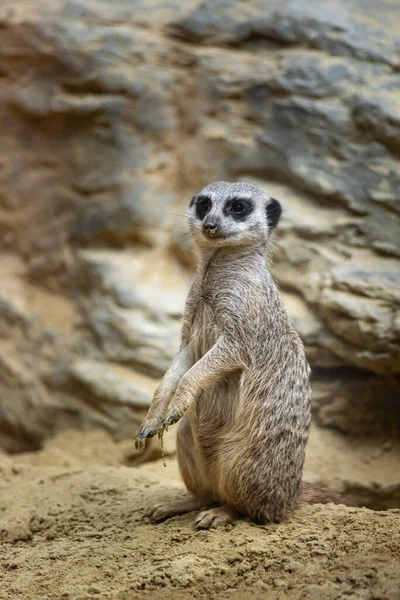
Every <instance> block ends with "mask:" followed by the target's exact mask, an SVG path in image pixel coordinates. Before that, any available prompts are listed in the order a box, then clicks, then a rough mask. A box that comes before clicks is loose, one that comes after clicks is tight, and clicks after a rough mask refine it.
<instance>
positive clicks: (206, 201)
mask: <svg viewBox="0 0 400 600" xmlns="http://www.w3.org/2000/svg"><path fill="white" fill-rule="evenodd" d="M210 208H211V200H210V198H209V197H208V196H199V197H198V198H197V200H196V216H197V218H198V219H200V220H203V219H204V217H205V216H206V214H207V213H208V212H209V210H210Z"/></svg>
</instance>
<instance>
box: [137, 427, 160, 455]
mask: <svg viewBox="0 0 400 600" xmlns="http://www.w3.org/2000/svg"><path fill="white" fill-rule="evenodd" d="M156 433H157V429H155V428H154V427H148V428H146V427H141V428H140V429H139V432H138V434H137V436H136V440H135V448H136V450H139V449H142V448H144V447H145V444H146V440H147V439H148V438H152V437H154V436H155V435H156Z"/></svg>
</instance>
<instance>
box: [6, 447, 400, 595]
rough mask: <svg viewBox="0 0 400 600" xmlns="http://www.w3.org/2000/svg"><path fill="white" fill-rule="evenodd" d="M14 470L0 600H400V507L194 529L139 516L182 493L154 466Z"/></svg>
mask: <svg viewBox="0 0 400 600" xmlns="http://www.w3.org/2000/svg"><path fill="white" fill-rule="evenodd" d="M38 456H39V455H38ZM18 462H19V463H20V462H21V457H18V461H17V460H16V459H10V458H9V457H3V459H2V460H1V461H0V465H2V466H1V471H2V475H1V483H0V540H1V542H2V543H1V545H0V598H1V600H3V599H4V600H6V599H7V600H10V599H12V600H14V599H15V600H36V599H37V600H58V599H60V600H66V599H68V600H92V599H93V600H94V599H99V600H102V599H103V600H106V599H110V600H111V599H113V600H114V599H115V600H131V599H136V598H150V597H151V598H171V599H172V598H173V599H175V598H178V599H179V598H203V597H204V598H237V599H238V600H239V599H242V598H250V597H251V598H252V599H253V598H265V597H266V596H267V597H268V599H272V600H274V599H279V598H288V599H296V600H297V599H299V598H304V599H315V600H325V599H327V600H328V599H329V600H330V599H332V600H333V599H338V598H357V599H358V598H361V599H365V600H373V599H376V600H377V599H378V598H380V599H382V600H383V599H384V600H398V599H399V597H400V595H399V589H400V510H398V509H396V510H389V511H385V512H383V511H382V512H374V511H371V510H368V509H358V508H346V507H343V506H333V505H328V506H320V505H317V506H313V507H305V508H302V509H301V510H299V511H298V512H297V513H296V514H295V515H294V516H293V517H292V518H291V519H290V521H289V522H288V523H285V524H281V525H271V526H266V527H259V526H255V525H252V524H250V523H247V522H241V523H239V524H237V525H236V526H235V527H233V528H232V527H230V528H228V529H222V530H215V531H200V532H196V531H195V530H194V529H193V515H187V516H185V517H177V518H175V519H171V520H170V521H168V522H166V523H163V524H160V525H153V524H150V523H147V522H145V521H144V520H143V519H142V515H143V512H144V510H145V508H146V507H147V506H149V505H150V504H152V503H154V502H157V501H161V500H164V499H175V498H178V497H180V496H181V495H182V494H183V493H184V490H183V486H182V485H181V484H180V483H179V482H178V481H177V480H176V479H173V478H165V477H164V478H163V477H161V476H160V475H159V474H157V472H156V469H154V467H155V466H156V465H153V466H149V468H146V467H145V466H144V467H140V468H128V467H124V466H104V465H90V464H84V463H82V464H78V463H76V464H70V465H69V466H67V467H65V466H54V464H53V466H43V465H39V466H33V465H32V464H29V465H28V464H25V465H24V464H18ZM31 462H32V461H31ZM151 469H153V472H152V471H151ZM159 471H160V470H159ZM166 471H167V472H168V469H166Z"/></svg>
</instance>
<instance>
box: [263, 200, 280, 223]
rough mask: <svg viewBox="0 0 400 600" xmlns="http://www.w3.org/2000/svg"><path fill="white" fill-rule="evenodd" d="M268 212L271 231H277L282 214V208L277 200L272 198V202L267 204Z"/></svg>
mask: <svg viewBox="0 0 400 600" xmlns="http://www.w3.org/2000/svg"><path fill="white" fill-rule="evenodd" d="M266 212H267V222H268V227H269V229H275V227H276V226H277V225H278V223H279V219H280V218H281V214H282V206H281V205H280V203H279V202H278V200H275V198H270V201H269V202H268V204H267V210H266Z"/></svg>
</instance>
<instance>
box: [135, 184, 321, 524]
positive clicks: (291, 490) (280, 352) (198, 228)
mask: <svg viewBox="0 0 400 600" xmlns="http://www.w3.org/2000/svg"><path fill="white" fill-rule="evenodd" d="M281 212H282V209H281V205H280V203H279V202H278V201H277V200H275V199H274V198H271V197H269V196H267V195H266V194H264V193H263V192H262V191H260V190H259V189H257V188H256V187H254V186H253V185H251V184H248V183H228V182H223V181H222V182H215V183H212V184H210V185H207V186H206V187H205V188H204V189H203V190H202V191H201V192H200V193H198V194H197V195H196V196H194V198H193V199H192V201H191V203H190V206H189V208H188V211H187V218H188V223H189V227H190V230H191V233H192V238H193V242H194V245H195V248H196V250H197V254H198V269H197V274H196V276H195V278H194V281H193V283H192V285H191V288H190V291H189V294H188V297H187V302H186V308H185V313H184V319H183V327H182V339H181V346H180V350H179V352H178V354H177V356H176V358H175V359H174V361H173V362H172V364H171V366H170V368H169V369H168V371H167V372H166V374H165V376H164V378H163V380H162V382H161V384H160V385H159V387H158V388H157V390H156V392H155V394H154V398H153V401H152V404H151V406H150V408H149V411H148V414H147V416H146V419H145V421H144V423H143V425H142V427H141V429H140V431H139V433H138V435H137V438H136V444H137V447H143V446H144V443H145V440H146V439H147V438H150V437H153V436H154V435H156V434H157V433H158V434H160V432H163V430H165V429H166V428H167V427H168V426H169V425H171V424H173V423H176V422H178V421H180V424H179V428H178V433H177V457H178V462H179V467H180V472H181V475H182V479H183V481H184V483H185V485H186V487H187V489H188V491H189V493H190V497H188V498H186V499H183V500H182V501H178V502H171V503H165V504H159V505H157V506H155V507H152V508H151V509H150V510H149V511H148V513H147V516H149V517H151V518H152V519H153V520H154V521H161V520H164V519H166V518H169V517H171V516H176V515H180V514H184V513H187V512H192V511H199V512H198V515H197V516H196V518H195V524H196V526H197V527H198V528H209V527H215V526H217V525H219V524H225V523H229V522H232V521H234V520H236V519H238V518H241V517H243V516H244V517H250V519H252V520H253V521H255V522H258V523H267V522H279V521H281V520H282V519H284V518H285V517H286V516H287V515H288V514H289V513H290V512H291V511H293V510H294V509H295V508H296V506H297V505H298V502H299V496H300V490H301V480H302V472H303V464H304V458H305V446H306V443H307V439H308V434H309V429H310V422H311V411H310V396H311V391H310V383H309V377H310V367H309V365H308V362H307V359H306V355H305V351H304V346H303V343H302V341H301V340H300V337H299V336H298V334H297V333H296V331H295V329H294V327H293V326H292V324H291V322H290V320H289V317H288V315H287V313H286V310H285V308H284V306H283V303H282V301H281V298H280V295H279V291H278V288H277V285H276V283H275V281H274V279H273V278H272V276H271V274H270V272H269V269H268V265H269V258H270V251H271V240H272V236H273V233H274V230H275V228H276V226H277V225H278V222H279V219H280V217H281ZM306 493H308V495H309V490H307V491H306ZM320 499H321V498H319V500H320ZM308 500H310V498H308Z"/></svg>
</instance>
